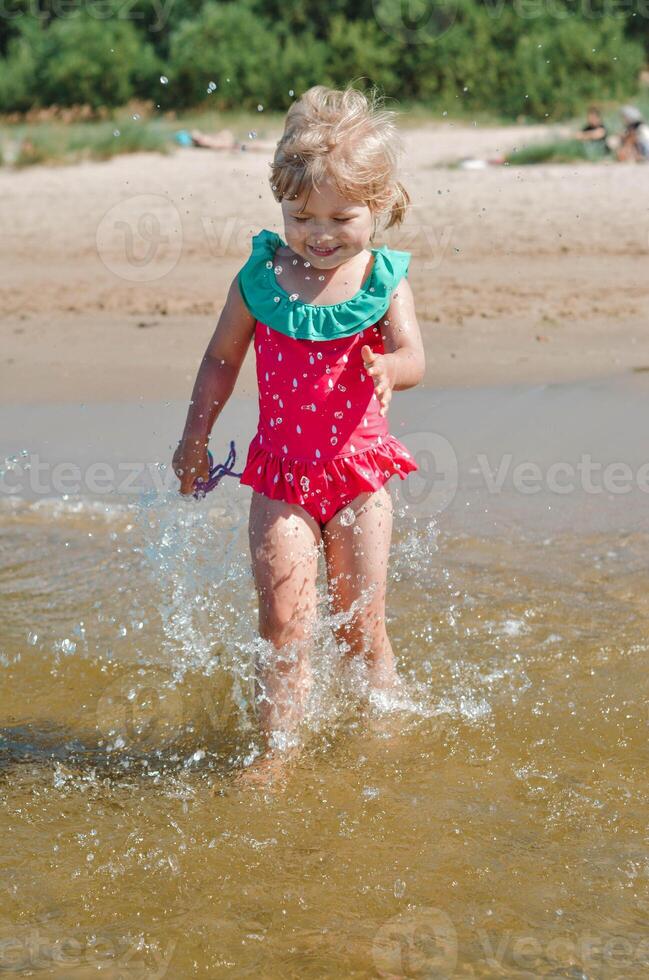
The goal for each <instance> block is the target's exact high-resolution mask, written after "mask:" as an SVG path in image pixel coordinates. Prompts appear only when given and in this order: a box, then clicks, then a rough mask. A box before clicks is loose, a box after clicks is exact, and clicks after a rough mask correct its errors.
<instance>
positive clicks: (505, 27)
mask: <svg viewBox="0 0 649 980" xmlns="http://www.w3.org/2000/svg"><path fill="white" fill-rule="evenodd" d="M638 4H639V0H629V2H628V3H625V4H624V5H620V6H619V7H616V8H615V9H613V8H612V7H611V6H610V5H608V4H607V5H604V3H603V0H592V3H591V4H590V5H589V6H588V9H584V10H583V12H580V8H578V7H577V8H576V7H575V5H574V3H572V2H571V0H554V2H553V3H552V4H546V3H541V2H540V0H436V2H435V4H434V5H431V3H430V0H329V2H328V3H326V4H323V3H315V2H314V0H283V2H282V3H280V2H279V0H227V2H224V0H173V2H169V0H166V2H162V0H157V2H155V3H154V2H153V0H130V2H129V3H128V4H123V3H121V2H119V0H83V2H81V0H66V2H65V3H64V4H54V3H53V2H52V0H42V2H41V3H36V4H34V3H33V2H32V0H5V3H4V4H3V16H2V19H0V112H2V113H10V112H16V111H20V112H24V111H26V110H28V109H29V108H31V107H33V106H49V105H53V104H56V105H61V106H68V105H73V104H78V103H85V104H87V105H89V106H92V107H93V108H95V109H97V108H98V107H100V106H109V107H115V106H120V105H124V104H125V103H127V102H128V101H129V100H130V99H134V98H137V99H141V100H151V101H152V102H153V104H154V106H156V107H158V106H159V107H160V110H161V111H164V110H166V109H171V108H175V109H187V108H190V107H196V106H200V105H208V104H209V105H210V106H211V107H212V108H214V109H216V110H218V111H226V110H242V109H247V110H251V111H253V112H254V111H255V110H256V108H257V106H258V105H262V106H263V107H264V110H265V111H266V110H276V111H279V112H282V111H285V110H286V108H287V107H288V105H289V104H290V103H291V101H292V99H293V94H292V93H295V94H299V93H300V92H301V91H303V90H304V89H305V88H307V87H308V86H310V85H313V84H316V83H324V84H327V85H336V86H341V85H344V84H346V83H347V82H349V81H350V80H351V79H358V78H359V76H362V80H363V84H366V85H371V84H375V85H377V86H378V87H379V88H380V89H381V90H383V91H384V92H385V93H386V94H387V95H389V96H390V97H392V98H395V99H397V100H399V102H400V103H403V104H409V105H413V104H416V103H420V104H422V105H424V106H426V107H427V108H428V109H432V108H435V109H438V108H441V107H446V109H447V110H448V111H449V112H450V113H451V114H453V115H454V114H455V110H456V109H457V108H461V109H462V111H464V112H470V113H474V114H477V113H483V112H487V113H494V114H496V115H499V116H503V117H506V118H509V119H512V118H518V117H520V116H523V117H525V118H526V119H541V120H543V119H555V120H557V119H565V118H568V117H570V116H573V115H575V114H577V113H580V112H581V111H582V110H583V107H584V103H585V102H587V101H592V100H594V99H601V98H606V99H623V98H627V97H628V96H629V94H630V93H632V92H633V91H635V88H636V85H637V79H638V73H639V70H640V68H641V66H642V64H643V62H644V60H645V59H646V53H647V48H648V47H649V25H648V21H647V17H646V14H644V13H643V9H641V8H640V7H639V5H638ZM636 8H637V9H636ZM161 79H162V81H161Z"/></svg>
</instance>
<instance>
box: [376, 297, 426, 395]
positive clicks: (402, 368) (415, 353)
mask: <svg viewBox="0 0 649 980" xmlns="http://www.w3.org/2000/svg"><path fill="white" fill-rule="evenodd" d="M381 337H382V338H383V348H384V350H385V352H386V353H385V359H386V361H387V362H388V373H389V375H390V376H391V381H392V384H391V387H392V389H393V390H394V391H402V390H403V389H404V388H414V386H415V385H418V384H419V383H420V381H421V380H422V378H423V376H424V371H425V370H426V356H425V354H424V344H423V341H422V339H421V331H420V330H419V324H418V323H417V314H416V313H415V300H414V297H413V295H412V289H411V288H410V283H409V282H408V280H407V279H402V280H401V282H400V283H399V285H398V287H397V289H396V290H395V292H394V293H393V294H392V299H391V300H390V306H389V308H388V312H387V313H386V314H385V317H384V318H383V320H382V321H381Z"/></svg>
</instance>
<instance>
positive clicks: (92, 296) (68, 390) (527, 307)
mask: <svg viewBox="0 0 649 980" xmlns="http://www.w3.org/2000/svg"><path fill="white" fill-rule="evenodd" d="M543 132H544V131H543V128H542V127H516V126H511V127H502V128H497V129H496V128H494V129H475V128H473V127H469V126H459V125H452V124H444V125H433V124H431V125H429V126H423V127H418V128H416V129H414V128H410V129H408V128H406V129H405V130H404V132H403V139H404V144H405V147H406V155H405V159H404V183H405V184H406V186H407V187H408V189H409V191H410V193H411V196H412V200H413V207H412V210H411V213H410V215H409V217H408V220H407V222H406V224H405V225H404V226H403V227H402V228H401V229H398V230H394V229H393V230H392V231H391V232H389V233H387V235H384V236H381V237H380V238H379V241H378V244H381V242H383V241H386V242H387V243H388V244H389V245H390V246H391V247H393V248H403V249H406V250H408V251H411V252H412V254H413V260H412V264H411V272H410V281H411V284H412V287H413V290H414V293H415V297H416V300H417V309H418V315H419V321H420V325H421V328H422V333H423V336H424V340H425V344H426V350H427V356H428V366H427V374H426V379H425V383H426V384H427V385H428V386H431V387H434V388H437V387H441V388H444V387H455V386H474V385H489V384H500V383H518V382H520V383H542V382H549V381H569V380H573V379H579V378H588V377H596V376H601V375H609V374H611V373H616V372H618V371H624V370H627V369H631V368H643V367H645V366H647V365H649V332H648V331H647V329H646V324H647V314H648V313H649V280H648V279H647V276H646V267H647V257H648V254H649V212H648V210H647V207H646V205H643V204H642V202H643V201H644V202H646V201H647V200H649V167H643V166H642V165H625V164H614V163H604V164H585V163H584V164H578V165H576V164H575V165H564V166H559V165H552V166H538V167H519V168H514V167H504V166H493V167H489V168H488V169H484V170H458V169H451V168H450V167H449V166H448V165H447V164H448V162H449V161H451V160H453V159H458V158H460V157H463V156H468V155H472V156H482V157H493V156H495V155H497V154H499V153H502V152H505V151H507V150H508V149H511V148H512V147H515V146H520V145H523V144H524V143H528V142H530V141H532V140H535V139H540V138H543ZM267 171H268V159H267V157H266V155H265V154H262V153H242V152H239V153H230V152H227V153H216V152H210V151H201V150H192V149H186V150H178V151H176V152H174V153H172V154H171V155H169V156H167V157H164V156H160V155H157V154H138V155H133V156H122V157H117V158H115V159H113V160H111V161H109V162H106V163H84V164H79V165H75V166H57V167H35V168H31V169H28V170H24V171H18V172H17V171H12V170H9V169H7V168H5V169H4V170H0V219H1V221H2V227H3V228H4V229H5V230H6V233H5V235H4V236H3V237H2V242H1V243H0V250H1V253H2V266H3V269H4V270H5V271H4V276H3V279H2V283H1V285H0V331H1V334H0V336H1V338H2V375H1V376H2V385H1V388H0V398H1V399H2V400H3V402H5V403H33V402H52V401H55V402H70V401H72V402H79V401H84V402H86V401H87V402H90V401H119V400H122V399H123V400H130V401H133V400H137V399H139V398H143V399H145V400H147V399H165V398H169V399H183V398H186V397H187V396H188V395H189V393H190V391H191V386H192V382H193V379H194V376H195V372H196V369H197V366H198V363H199V360H200V357H201V355H202V353H203V350H204V348H205V345H206V344H207V341H208V340H209V337H210V335H211V332H212V330H213V328H214V326H215V324H216V321H217V319H218V315H219V312H220V309H221V306H222V304H223V301H224V298H225V295H226V292H227V289H228V286H229V283H230V282H231V280H232V278H233V276H234V275H235V274H236V272H237V271H238V269H239V268H240V267H241V265H242V263H243V261H245V258H246V257H247V255H248V250H249V241H250V237H251V235H252V234H254V233H256V232H257V231H258V230H259V229H261V228H263V227H266V228H270V229H274V230H276V231H278V232H279V233H280V234H282V231H283V229H282V226H281V224H280V221H281V213H280V209H279V207H278V205H277V204H276V203H275V201H274V200H273V198H272V195H271V192H270V189H269V187H268V182H267ZM253 381H254V363H253V358H252V353H250V354H249V356H248V358H247V361H246V364H245V365H244V368H243V370H242V374H241V377H240V380H239V384H238V387H237V391H238V393H240V394H241V395H244V396H245V395H252V394H253V393H254V385H253Z"/></svg>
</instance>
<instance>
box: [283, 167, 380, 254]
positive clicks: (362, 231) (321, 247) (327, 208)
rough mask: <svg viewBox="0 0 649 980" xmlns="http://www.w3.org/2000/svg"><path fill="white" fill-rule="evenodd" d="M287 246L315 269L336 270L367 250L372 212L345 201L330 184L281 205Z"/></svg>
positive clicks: (323, 183) (364, 205) (285, 200)
mask: <svg viewBox="0 0 649 980" xmlns="http://www.w3.org/2000/svg"><path fill="white" fill-rule="evenodd" d="M282 213H283V215H284V230H285V235H286V244H287V245H288V246H289V248H291V249H292V250H293V251H294V252H296V253H297V254H298V255H301V256H302V257H303V258H304V259H306V260H307V261H309V262H310V263H311V264H312V265H313V266H315V268H317V269H323V270H324V269H335V268H336V266H339V265H341V263H343V262H347V261H348V260H349V259H351V258H353V257H354V256H355V255H358V254H359V252H362V251H363V250H364V249H366V248H367V246H368V244H369V241H370V238H371V235H372V212H371V211H370V209H369V207H368V206H367V205H366V204H358V203H355V202H353V201H347V200H345V198H344V197H341V196H340V194H339V193H338V192H337V191H336V189H335V188H334V187H333V185H332V184H331V183H330V181H328V180H327V181H323V182H322V183H321V185H320V187H319V188H318V189H317V190H316V189H315V188H312V189H311V190H310V191H303V192H302V194H301V195H300V197H298V198H296V199H295V200H292V201H290V200H287V199H284V200H283V201H282Z"/></svg>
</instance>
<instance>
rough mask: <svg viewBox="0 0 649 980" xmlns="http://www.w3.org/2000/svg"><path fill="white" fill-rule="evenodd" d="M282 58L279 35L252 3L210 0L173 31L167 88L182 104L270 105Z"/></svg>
mask: <svg viewBox="0 0 649 980" xmlns="http://www.w3.org/2000/svg"><path fill="white" fill-rule="evenodd" d="M279 58H280V45H279V41H278V38H277V35H276V34H274V33H273V32H272V30H270V29H269V25H267V24H265V23H264V22H263V21H262V20H260V18H259V17H258V16H257V15H256V14H254V13H253V11H252V10H250V8H249V7H246V6H244V5H242V4H240V3H236V4H227V5H226V4H220V3H214V2H212V0H208V2H207V3H206V4H205V5H204V7H203V9H202V10H201V12H200V14H199V15H198V17H197V18H195V19H194V20H187V21H184V22H183V23H182V24H181V25H180V26H179V27H178V29H177V30H176V31H175V32H174V33H173V35H172V37H171V41H170V49H169V65H168V69H167V70H166V72H165V74H166V75H167V76H168V77H169V86H168V89H167V92H166V93H165V94H166V96H167V98H168V99H170V100H172V101H173V104H174V105H178V106H190V105H197V104H198V103H201V102H204V101H205V100H206V99H208V98H209V99H210V102H211V103H213V104H214V105H215V107H216V108H218V109H232V108H236V109H252V108H254V107H256V106H257V105H258V104H260V105H263V106H264V107H266V106H268V104H269V101H270V98H271V96H272V93H273V89H274V76H275V74H276V72H277V66H278V63H279ZM210 82H211V83H213V84H215V85H216V88H215V90H214V91H213V92H211V94H210V93H209V92H208V86H209V85H210ZM289 87H290V86H289V85H288V84H287V85H286V88H289Z"/></svg>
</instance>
